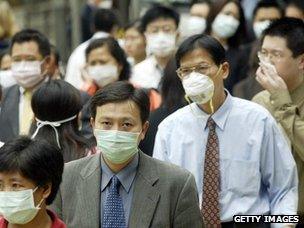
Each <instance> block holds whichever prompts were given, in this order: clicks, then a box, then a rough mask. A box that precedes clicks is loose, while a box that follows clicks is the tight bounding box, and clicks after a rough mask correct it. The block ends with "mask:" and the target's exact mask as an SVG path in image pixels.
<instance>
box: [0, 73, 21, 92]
mask: <svg viewBox="0 0 304 228" xmlns="http://www.w3.org/2000/svg"><path fill="white" fill-rule="evenodd" d="M16 83H17V82H16V79H15V78H14V77H13V75H12V71H11V70H1V71H0V85H1V86H2V87H4V88H6V87H10V86H12V85H15V84H16Z"/></svg>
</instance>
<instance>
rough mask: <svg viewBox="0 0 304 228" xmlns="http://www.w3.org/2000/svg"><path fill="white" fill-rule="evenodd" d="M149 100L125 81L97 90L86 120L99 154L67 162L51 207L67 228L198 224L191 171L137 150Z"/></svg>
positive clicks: (197, 209)
mask: <svg viewBox="0 0 304 228" xmlns="http://www.w3.org/2000/svg"><path fill="white" fill-rule="evenodd" d="M149 106H150V104H149V98H148V96H147V95H146V93H145V92H143V91H142V90H136V89H134V87H133V86H132V85H131V84H129V83H127V82H121V81H120V82H116V83H113V84H110V85H108V86H106V87H104V88H103V89H102V90H100V91H98V92H97V93H96V94H95V95H94V96H93V98H92V100H91V116H92V117H91V124H92V126H93V129H94V136H95V138H96V141H97V148H98V150H99V151H101V153H97V154H95V155H93V156H90V157H87V158H83V159H80V160H77V161H73V162H71V163H68V164H67V165H66V167H65V170H64V175H63V182H62V184H61V187H60V191H59V193H58V195H57V197H56V200H55V202H54V204H53V205H52V208H53V209H54V210H55V212H56V213H57V214H58V216H59V217H60V218H62V219H63V221H64V222H65V223H66V224H67V227H70V228H74V227H81V228H95V227H103V228H107V227H130V228H133V227H136V228H137V227H139V228H146V227H185V228H187V227H193V228H196V227H202V219H201V215H200V210H199V205H198V196H197V189H196V185H195V181H194V178H193V175H192V174H191V173H190V172H188V171H186V170H184V169H182V168H180V167H177V166H175V165H171V164H167V163H164V162H161V161H159V160H156V159H154V158H151V157H148V156H147V155H145V154H143V153H142V152H141V151H139V149H138V144H139V142H140V141H141V140H142V139H143V138H144V136H145V133H146V131H147V129H148V126H149V123H148V122H147V120H148V116H149Z"/></svg>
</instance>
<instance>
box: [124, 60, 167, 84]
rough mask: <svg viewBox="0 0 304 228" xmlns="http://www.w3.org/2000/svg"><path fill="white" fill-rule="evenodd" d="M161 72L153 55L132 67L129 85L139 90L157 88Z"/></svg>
mask: <svg viewBox="0 0 304 228" xmlns="http://www.w3.org/2000/svg"><path fill="white" fill-rule="evenodd" d="M162 76H163V70H162V69H161V68H160V66H159V65H158V64H157V61H156V59H155V57H154V56H153V55H151V56H149V57H147V58H146V59H145V60H144V61H142V62H140V63H138V64H136V65H135V66H134V67H133V72H132V76H131V79H130V81H131V83H133V84H134V85H135V86H138V87H141V88H154V89H158V88H159V83H160V80H161V78H162Z"/></svg>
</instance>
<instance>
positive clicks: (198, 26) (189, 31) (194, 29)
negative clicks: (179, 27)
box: [183, 16, 207, 37]
mask: <svg viewBox="0 0 304 228" xmlns="http://www.w3.org/2000/svg"><path fill="white" fill-rule="evenodd" d="M206 27H207V22H206V19H205V18H203V17H198V16H191V17H189V19H188V20H187V23H186V26H185V27H184V28H183V36H185V37H190V36H193V35H195V34H202V33H203V32H205V30H206Z"/></svg>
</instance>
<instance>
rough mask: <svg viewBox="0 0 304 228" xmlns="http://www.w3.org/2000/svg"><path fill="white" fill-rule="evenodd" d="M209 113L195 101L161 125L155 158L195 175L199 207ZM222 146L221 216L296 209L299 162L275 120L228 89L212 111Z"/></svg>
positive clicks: (220, 147) (230, 217) (228, 216)
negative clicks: (224, 97)
mask: <svg viewBox="0 0 304 228" xmlns="http://www.w3.org/2000/svg"><path fill="white" fill-rule="evenodd" d="M208 117H209V115H207V114H206V113H205V112H203V111H202V110H201V109H200V108H199V107H198V106H197V104H195V103H192V104H191V105H188V106H186V107H184V108H182V109H179V110H178V111H176V112H175V113H173V114H172V115H170V116H168V117H167V118H166V119H165V120H164V121H163V122H162V123H161V124H160V125H159V128H158V132H157V135H156V140H155V146H154V153H153V157H155V158H158V159H160V160H164V161H168V162H171V163H174V164H177V165H179V166H182V167H184V168H186V169H188V170H189V171H190V172H192V173H193V174H194V176H195V179H196V184H197V188H198V193H199V199H200V205H201V202H202V192H203V170H204V158H205V149H206V144H207V137H208V133H209V130H208V127H207V126H206V123H207V119H208ZM212 118H213V120H214V121H215V123H216V133H217V135H218V138H219V150H220V176H221V177H220V182H221V186H220V187H221V191H220V199H219V200H220V216H221V221H222V222H228V221H232V220H233V215H262V214H268V213H270V214H278V215H280V214H288V215H289V214H290V215H294V214H296V212H297V203H298V176H297V170H296V165H295V161H294V159H293V156H292V154H291V151H290V149H289V147H288V144H287V142H286V141H285V139H284V137H283V135H282V133H281V132H280V130H279V128H278V126H277V124H276V122H275V120H274V119H273V117H272V116H271V115H270V114H269V113H268V111H267V110H266V109H264V108H263V107H262V106H260V105H257V104H255V103H253V102H250V101H246V100H243V99H239V98H235V97H232V96H231V95H230V94H229V93H228V95H227V97H226V100H225V102H224V103H223V105H222V106H221V107H220V108H219V109H218V110H217V111H216V112H215V113H214V114H213V116H212Z"/></svg>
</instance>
